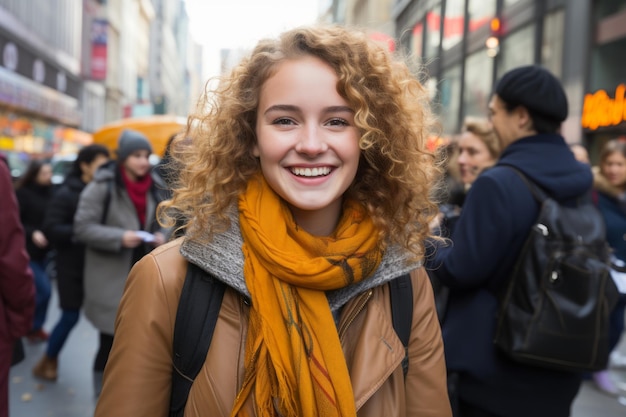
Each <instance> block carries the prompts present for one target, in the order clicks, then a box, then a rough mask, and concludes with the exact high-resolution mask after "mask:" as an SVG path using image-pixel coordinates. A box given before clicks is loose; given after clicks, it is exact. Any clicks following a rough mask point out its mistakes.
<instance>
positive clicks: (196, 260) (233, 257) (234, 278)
mask: <svg viewBox="0 0 626 417" xmlns="http://www.w3.org/2000/svg"><path fill="white" fill-rule="evenodd" d="M229 217H230V220H231V227H230V229H229V230H227V231H226V232H224V233H220V234H218V235H216V236H215V237H214V238H213V240H212V241H210V242H208V243H205V242H204V241H202V240H201V239H189V238H185V239H184V241H183V243H182V245H181V249H180V252H181V254H182V255H183V257H184V258H185V259H187V260H188V261H189V262H191V263H193V264H195V265H197V266H199V267H200V268H201V269H203V270H204V271H206V272H207V273H209V274H211V275H212V276H214V277H215V278H217V279H219V280H221V281H223V282H224V283H225V284H226V285H228V286H230V287H232V288H234V289H235V290H237V291H238V292H240V293H241V294H243V295H245V296H246V297H250V292H249V291H248V288H247V287H246V282H245V280H244V277H243V263H244V258H243V253H242V251H241V246H242V244H243V240H242V237H241V232H240V231H239V216H238V212H237V211H236V210H231V211H230V214H229ZM420 265H421V262H416V261H410V254H409V253H408V252H406V251H404V250H402V249H401V248H399V247H389V248H388V249H387V251H386V252H385V254H384V256H383V259H382V261H381V263H380V265H379V267H378V269H377V270H376V272H374V274H373V275H372V276H371V277H369V278H367V279H364V280H363V281H361V282H359V283H357V284H354V285H350V286H348V287H344V288H342V289H339V290H335V291H330V292H328V294H327V296H328V300H329V303H330V307H331V309H332V310H333V311H337V310H339V309H340V308H341V307H342V306H343V305H344V304H345V303H346V302H347V301H349V300H350V299H351V298H353V297H354V296H355V295H357V294H359V293H361V292H363V291H366V290H369V289H371V288H374V287H377V286H379V285H382V284H383V283H385V282H387V281H390V280H392V279H394V278H397V277H399V276H401V275H404V274H407V273H409V272H410V271H412V270H413V269H416V268H417V267H419V266H420Z"/></svg>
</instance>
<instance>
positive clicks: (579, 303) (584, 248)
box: [494, 167, 618, 372]
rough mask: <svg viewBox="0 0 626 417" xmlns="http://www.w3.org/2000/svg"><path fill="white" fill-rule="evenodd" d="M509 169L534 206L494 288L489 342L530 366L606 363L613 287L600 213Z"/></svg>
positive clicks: (577, 368) (582, 367)
mask: <svg viewBox="0 0 626 417" xmlns="http://www.w3.org/2000/svg"><path fill="white" fill-rule="evenodd" d="M511 168H512V167H511ZM513 169H514V170H515V172H516V173H517V174H518V175H519V176H520V177H521V178H522V179H523V180H524V182H525V183H526V185H527V186H528V188H529V189H530V190H531V191H532V193H533V196H534V197H535V198H536V199H537V201H539V202H540V204H541V208H540V212H539V216H538V218H537V220H536V221H535V223H534V224H533V226H532V228H531V231H530V234H529V235H528V237H527V239H526V241H525V243H524V246H523V247H522V250H521V252H520V254H519V255H518V258H517V260H516V263H515V266H514V268H513V272H512V275H511V277H510V279H509V281H508V284H507V286H506V288H505V290H504V291H503V292H502V293H501V294H500V308H499V313H498V318H497V327H496V333H495V338H494V343H495V344H496V346H498V347H499V348H500V349H501V351H503V352H504V353H506V354H507V355H508V356H509V357H510V358H512V359H514V360H516V361H519V362H523V363H526V364H530V365H535V366H539V367H544V368H550V369H558V370H563V371H571V372H592V371H597V370H601V369H605V367H606V365H607V361H608V357H609V353H610V352H609V337H608V331H609V330H608V329H609V315H610V312H611V309H612V308H613V306H614V305H615V303H616V301H617V297H618V292H617V288H616V287H615V284H614V283H613V280H612V279H611V276H610V262H609V255H610V248H609V246H608V244H607V242H606V234H605V226H604V220H603V218H602V215H601V214H600V212H599V211H598V210H597V208H596V207H595V206H594V205H593V204H592V202H591V198H588V199H581V201H579V202H578V204H577V206H574V207H568V206H565V205H561V204H559V203H558V202H557V201H555V200H554V199H552V198H550V197H549V196H548V195H547V194H546V193H545V192H544V191H543V190H542V189H540V188H539V187H538V186H536V185H535V184H533V183H532V182H531V181H529V180H528V179H527V178H526V176H525V175H524V174H522V173H521V172H520V171H518V170H517V169H515V168H513Z"/></svg>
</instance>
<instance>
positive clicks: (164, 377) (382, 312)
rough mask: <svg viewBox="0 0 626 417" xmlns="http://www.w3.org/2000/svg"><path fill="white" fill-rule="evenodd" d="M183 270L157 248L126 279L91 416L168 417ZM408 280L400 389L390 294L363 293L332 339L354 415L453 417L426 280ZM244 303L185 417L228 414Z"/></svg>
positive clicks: (239, 372)
mask: <svg viewBox="0 0 626 417" xmlns="http://www.w3.org/2000/svg"><path fill="white" fill-rule="evenodd" d="M186 268H187V261H186V260H185V259H184V258H183V257H182V256H181V254H180V240H178V241H174V242H172V243H170V244H167V245H164V246H162V247H160V248H157V249H156V250H154V251H153V252H152V253H151V254H150V255H148V256H146V257H144V258H143V259H142V260H141V261H140V262H138V263H137V264H136V266H135V267H134V268H133V270H132V271H131V274H130V276H129V278H128V284H127V287H126V290H125V293H124V296H123V298H122V302H121V305H120V309H119V312H118V317H117V320H116V332H115V341H114V344H113V349H112V351H111V355H110V357H109V362H108V364H107V367H106V370H105V375H104V385H103V390H102V393H101V395H100V398H99V401H98V404H97V408H96V413H95V417H105V416H107V417H109V416H111V417H112V416H115V417H126V416H127V417H131V416H132V417H140V416H146V417H148V416H149V417H159V416H162V417H165V416H167V415H168V409H169V400H170V385H171V373H172V359H171V358H172V335H173V332H174V322H175V317H176V309H177V307H178V299H179V296H180V292H181V291H182V287H183V282H184V278H185V272H186ZM411 277H412V280H413V294H414V299H415V308H414V314H413V329H412V332H411V340H410V345H409V371H408V374H407V376H406V381H405V377H404V375H403V372H402V366H401V362H402V359H403V357H404V348H403V346H402V343H401V342H400V340H399V339H398V337H397V335H396V333H395V331H394V329H393V326H392V320H391V310H390V304H389V294H388V286H387V285H382V286H378V287H375V288H373V289H371V290H367V291H365V292H364V293H361V294H360V295H358V296H356V297H354V298H353V299H351V300H350V301H349V302H348V303H347V304H346V305H345V307H344V308H343V309H342V311H341V316H340V320H339V327H338V331H339V336H340V339H341V343H342V346H343V349H344V353H345V356H346V361H347V364H348V369H349V371H350V375H351V379H352V386H353V390H354V397H355V401H356V407H357V415H358V416H360V417H367V416H372V417H373V416H376V417H381V416H384V417H395V416H397V417H400V416H412V417H417V416H421V417H446V416H451V411H450V406H449V401H448V396H447V390H446V370H445V364H444V356H443V344H442V340H441V334H440V328H439V324H438V321H437V317H436V313H435V307H434V302H433V294H432V289H431V286H430V282H429V280H428V277H427V275H426V273H425V272H424V270H423V269H421V268H420V269H418V270H416V271H414V272H412V273H411ZM244 299H245V298H244V297H243V296H242V295H241V294H240V293H238V292H237V291H235V290H234V289H232V288H227V290H226V293H225V295H224V300H223V302H222V307H221V311H220V314H219V318H218V322H217V325H216V328H215V333H214V336H213V340H212V343H211V347H210V349H209V353H208V355H207V359H206V363H205V365H204V367H203V368H202V370H201V371H200V373H199V374H198V377H197V378H196V380H195V382H194V384H193V386H192V388H191V392H190V394H189V399H188V402H187V406H186V408H185V416H186V417H200V416H229V415H230V411H231V408H232V405H233V403H234V400H235V396H236V395H237V392H238V389H239V387H240V386H241V384H242V376H243V358H244V344H245V337H246V334H247V317H248V307H247V305H246V304H245V302H244ZM250 415H255V413H254V412H250Z"/></svg>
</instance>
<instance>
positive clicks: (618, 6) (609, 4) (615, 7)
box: [594, 0, 626, 20]
mask: <svg viewBox="0 0 626 417" xmlns="http://www.w3.org/2000/svg"><path fill="white" fill-rule="evenodd" d="M594 3H595V4H594V8H595V13H594V15H595V19H596V20H602V19H604V18H605V17H608V16H611V15H613V14H616V13H619V12H623V11H625V10H626V2H625V1H624V0H599V1H595V2H594Z"/></svg>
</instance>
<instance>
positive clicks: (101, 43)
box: [91, 19, 108, 81]
mask: <svg viewBox="0 0 626 417" xmlns="http://www.w3.org/2000/svg"><path fill="white" fill-rule="evenodd" d="M107 30H108V22H107V21H106V20H104V19H94V20H93V21H92V22H91V79H92V80H98V81H101V80H105V79H106V77H107Z"/></svg>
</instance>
